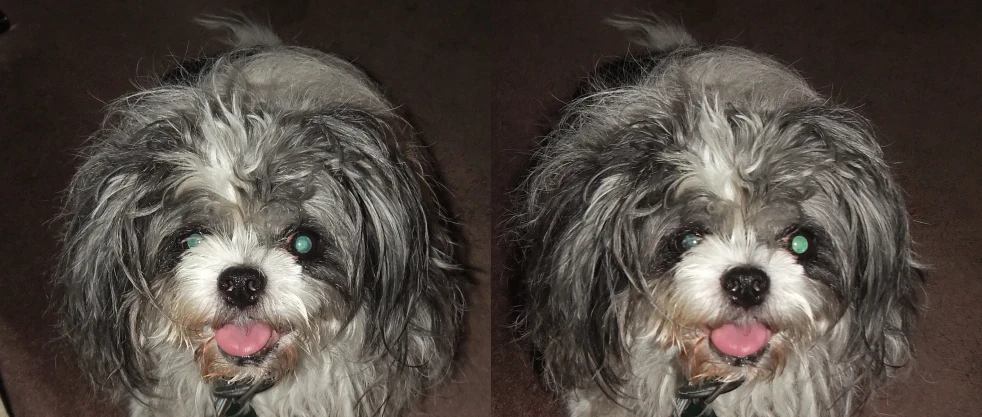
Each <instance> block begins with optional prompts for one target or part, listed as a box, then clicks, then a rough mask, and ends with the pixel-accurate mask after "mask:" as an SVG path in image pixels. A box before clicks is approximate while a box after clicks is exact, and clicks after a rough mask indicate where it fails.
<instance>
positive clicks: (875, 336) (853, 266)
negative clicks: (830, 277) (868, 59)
mask: <svg viewBox="0 0 982 417" xmlns="http://www.w3.org/2000/svg"><path fill="white" fill-rule="evenodd" d="M797 117H800V118H801V119H800V121H801V123H803V125H804V126H805V128H806V129H808V130H810V132H811V134H814V135H817V136H818V137H820V138H821V139H822V140H824V141H825V142H826V144H827V146H829V147H830V148H831V149H833V150H835V153H836V158H837V161H836V163H835V164H834V166H835V167H836V169H835V170H834V171H830V172H825V173H823V174H822V175H832V176H835V177H836V178H835V179H834V180H827V181H822V183H823V184H827V185H828V186H830V187H831V186H835V187H837V188H836V189H834V190H832V191H833V193H834V194H833V195H836V196H838V197H839V198H840V200H839V201H840V203H839V215H840V216H841V218H842V219H843V222H844V223H845V227H846V236H849V237H850V238H851V241H849V242H846V244H845V245H843V246H844V247H846V248H848V249H849V250H848V252H847V253H846V255H847V257H848V262H847V263H846V268H847V270H846V271H844V273H845V274H846V275H851V276H849V278H848V279H849V281H848V282H847V284H848V285H849V287H850V288H849V291H847V294H852V299H851V300H850V313H851V314H852V328H851V329H850V338H849V339H850V345H849V347H848V350H847V351H846V352H845V355H847V357H846V358H843V361H846V362H847V363H863V364H864V365H863V366H857V367H856V372H857V375H856V381H854V382H855V383H856V384H857V387H858V388H859V389H860V391H861V397H860V398H858V400H859V403H860V404H859V405H861V404H862V403H864V402H865V401H867V400H868V399H869V395H871V394H872V393H873V391H874V390H875V389H876V388H877V387H878V386H879V385H880V384H881V383H882V382H883V381H884V378H885V377H887V376H890V375H892V374H893V371H894V370H895V369H897V368H900V367H903V366H905V365H907V364H908V363H909V362H910V361H911V358H912V345H911V340H910V338H911V336H912V334H913V327H914V323H915V321H916V316H917V304H918V302H917V298H918V297H917V292H918V290H919V288H920V285H921V283H922V282H923V278H924V271H923V268H922V265H921V264H920V263H919V262H918V261H917V260H916V259H915V257H914V253H913V250H912V248H911V238H910V232H909V216H908V214H907V211H906V207H905V205H904V199H903V195H902V191H901V189H900V187H899V186H898V185H897V184H896V183H895V182H894V180H893V179H892V177H891V176H890V174H889V171H890V170H889V167H888V166H887V164H886V163H885V162H884V160H883V153H882V150H881V149H880V147H879V145H877V143H876V141H875V139H874V134H873V130H872V128H871V127H870V125H869V123H868V122H867V121H866V120H865V119H864V118H863V117H862V116H860V115H858V114H856V113H855V112H852V111H849V110H844V109H829V108H821V107H817V108H811V109H807V110H804V111H802V112H801V113H799V114H798V115H796V118H797ZM844 184H849V185H848V186H844Z"/></svg>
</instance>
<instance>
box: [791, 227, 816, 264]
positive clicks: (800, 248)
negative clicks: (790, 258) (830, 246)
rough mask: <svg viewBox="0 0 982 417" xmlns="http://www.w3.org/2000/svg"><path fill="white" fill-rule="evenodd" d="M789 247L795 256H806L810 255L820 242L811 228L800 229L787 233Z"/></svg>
mask: <svg viewBox="0 0 982 417" xmlns="http://www.w3.org/2000/svg"><path fill="white" fill-rule="evenodd" d="M786 239H787V243H786V244H787V248H788V250H789V251H791V253H793V254H795V256H799V257H801V256H805V255H809V254H811V253H812V252H814V251H815V245H816V244H817V243H818V242H817V241H816V239H815V235H814V234H812V233H811V232H810V231H809V230H805V229H798V230H795V231H794V232H791V233H789V234H788V235H787V238H786Z"/></svg>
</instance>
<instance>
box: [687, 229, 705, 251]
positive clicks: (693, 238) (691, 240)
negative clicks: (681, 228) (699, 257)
mask: <svg viewBox="0 0 982 417" xmlns="http://www.w3.org/2000/svg"><path fill="white" fill-rule="evenodd" d="M700 243H702V236H699V235H697V234H695V233H689V234H687V235H685V236H683V237H682V249H685V250H689V249H692V248H694V247H696V245H698V244H700Z"/></svg>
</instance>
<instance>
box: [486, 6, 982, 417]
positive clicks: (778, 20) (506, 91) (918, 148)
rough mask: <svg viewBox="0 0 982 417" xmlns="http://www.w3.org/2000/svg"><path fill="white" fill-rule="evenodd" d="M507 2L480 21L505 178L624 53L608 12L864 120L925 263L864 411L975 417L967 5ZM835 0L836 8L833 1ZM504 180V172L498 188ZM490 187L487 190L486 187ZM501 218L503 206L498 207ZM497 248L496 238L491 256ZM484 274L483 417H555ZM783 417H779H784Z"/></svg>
mask: <svg viewBox="0 0 982 417" xmlns="http://www.w3.org/2000/svg"><path fill="white" fill-rule="evenodd" d="M557 3H559V2H545V1H534V2H521V3H509V4H508V6H499V7H496V8H495V9H494V10H495V13H494V18H493V20H494V23H493V24H492V37H491V39H492V43H491V44H492V50H491V56H492V57H493V59H492V68H493V70H492V72H493V74H494V76H495V93H494V96H493V102H494V107H493V108H492V115H493V116H492V117H493V118H494V124H493V129H492V130H493V132H494V133H493V134H494V137H495V139H496V140H497V141H498V143H499V145H498V148H499V149H502V150H503V151H504V152H505V154H504V155H503V158H504V159H503V161H502V164H501V166H502V168H503V169H502V171H501V172H502V177H499V178H508V179H510V180H513V178H514V175H516V173H517V172H518V171H519V170H520V169H521V168H522V167H523V165H524V164H525V162H526V160H527V158H528V152H529V151H530V150H531V149H532V148H533V145H534V141H533V140H532V138H533V137H535V136H537V135H541V134H543V133H544V132H545V131H546V130H545V128H544V126H546V125H547V122H548V120H550V118H552V117H553V116H554V115H555V113H556V111H557V109H558V108H559V107H560V106H561V104H562V101H561V100H562V99H566V98H569V97H570V95H571V94H572V92H573V90H574V88H575V86H576V83H577V81H578V79H579V78H580V77H583V76H584V75H586V74H587V73H589V71H590V70H591V69H592V68H593V67H594V65H595V64H596V63H597V62H598V61H601V60H605V59H609V58H612V57H614V56H617V55H623V54H624V53H626V52H627V51H628V45H627V42H625V40H624V39H625V38H624V36H623V35H622V34H620V33H618V32H617V31H615V30H613V29H611V28H609V27H606V26H604V25H603V23H602V22H601V20H602V19H603V18H604V17H608V16H610V15H611V14H613V13H633V12H637V11H638V10H652V11H657V12H659V13H660V14H662V15H664V16H667V17H675V18H681V19H682V21H683V22H684V23H685V24H686V26H687V27H688V28H690V29H691V31H692V33H693V34H694V35H695V37H696V39H698V40H700V41H702V42H715V43H726V44H736V45H743V46H747V47H750V48H751V49H753V50H756V51H759V52H763V53H767V54H771V55H773V56H775V57H777V58H778V59H780V60H782V61H784V62H789V63H793V65H794V67H795V68H797V69H798V70H799V71H800V72H802V73H803V75H804V76H805V77H806V78H807V79H809V80H810V81H811V82H812V83H813V85H815V86H816V87H818V88H819V89H820V90H821V91H823V92H825V93H830V94H831V96H832V97H834V98H835V99H836V100H837V101H839V102H844V103H846V104H848V105H851V106H853V107H858V108H859V111H860V112H861V113H862V114H864V115H866V116H867V117H869V118H871V119H872V120H873V121H874V123H875V124H876V125H877V126H878V127H879V129H880V132H881V141H882V142H883V143H884V144H886V154H887V157H888V158H889V160H891V161H895V162H898V164H897V165H896V166H895V168H896V169H895V173H896V175H897V177H898V178H899V181H900V182H901V184H902V185H903V186H904V187H905V188H906V190H907V192H908V202H909V206H910V209H911V211H912V212H913V216H914V219H915V223H914V225H913V234H914V238H915V240H916V242H917V245H916V249H917V250H918V251H919V253H920V254H921V255H922V256H923V258H924V259H925V260H926V261H927V262H929V263H930V264H932V265H933V270H932V271H931V273H930V282H929V283H928V285H927V287H926V289H925V290H926V297H925V298H926V299H927V300H928V304H927V306H926V307H925V309H924V312H923V321H922V326H921V328H920V330H919V332H918V334H917V338H916V342H915V343H916V344H917V348H918V361H917V366H916V369H915V370H914V372H913V374H912V376H911V377H909V378H907V379H906V380H905V381H904V382H901V383H900V384H898V385H897V386H896V387H895V389H893V390H892V395H890V396H889V397H888V399H887V400H882V401H878V402H877V403H876V404H875V405H876V410H877V411H880V412H882V413H885V415H892V416H911V417H922V416H924V417H927V416H939V417H940V416H978V415H982V411H979V410H982V395H979V393H980V391H982V326H980V324H979V323H980V322H982V306H980V304H982V281H980V279H979V278H980V277H979V275H980V274H979V271H980V270H982V262H980V261H982V255H980V251H979V248H980V244H982V238H980V235H982V227H980V225H982V217H980V215H979V213H980V209H979V205H980V204H982V198H980V196H982V162H980V160H982V152H980V147H979V143H980V132H982V117H980V111H982V77H980V72H982V71H980V69H982V50H980V45H982V24H980V23H979V16H980V14H982V3H979V2H968V1H965V2H960V3H956V2H937V1H934V2H899V1H867V2H858V1H857V2H846V1H840V2H827V1H814V0H808V1H783V2H777V1H774V2H763V1H727V0H720V1H707V0H690V1H677V2H643V1H603V2H600V1H596V2H590V1H586V0H577V1H571V2H563V3H562V5H557ZM836 3H838V4H836ZM508 175H512V177H509V176H508ZM496 185H497V183H496ZM499 210H500V212H501V213H505V206H501V207H500V208H499ZM505 253H506V249H505V245H504V242H500V243H499V248H498V252H497V254H498V256H499V257H504V254H505ZM501 265H502V263H501V262H495V263H494V268H495V269H494V273H493V275H492V276H493V278H492V281H493V283H494V297H492V306H493V308H494V317H495V319H496V326H495V327H494V333H493V337H492V345H493V347H492V349H493V353H492V366H493V369H494V373H493V385H492V388H491V389H492V395H493V397H492V399H493V400H492V403H493V404H494V413H493V414H494V415H496V416H509V417H510V416H542V417H545V416H559V415H560V414H559V410H560V407H558V406H557V405H556V404H554V403H553V402H552V401H553V400H552V397H551V396H550V395H549V394H547V393H545V392H543V391H542V390H541V388H538V387H537V386H536V385H534V384H535V379H534V377H533V375H532V373H531V372H530V371H529V364H528V360H527V357H528V356H527V355H526V354H524V353H522V351H521V350H520V349H518V348H517V347H516V345H515V344H512V343H508V342H507V341H508V340H509V336H510V333H509V332H508V331H507V330H505V329H504V328H503V327H502V326H503V325H504V324H505V323H506V321H505V318H506V317H507V314H506V313H507V311H508V309H509V305H508V304H507V301H508V298H507V297H506V294H507V288H506V285H505V283H506V278H505V277H506V275H505V274H504V273H503V271H502V269H501ZM789 417H792V416H789Z"/></svg>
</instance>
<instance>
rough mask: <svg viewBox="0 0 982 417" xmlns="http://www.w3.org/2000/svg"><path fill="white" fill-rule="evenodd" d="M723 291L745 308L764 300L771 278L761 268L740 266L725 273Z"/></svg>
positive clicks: (731, 299)
mask: <svg viewBox="0 0 982 417" xmlns="http://www.w3.org/2000/svg"><path fill="white" fill-rule="evenodd" d="M722 281H723V291H725V292H726V295H728V296H729V297H730V301H731V302H733V304H736V305H738V306H740V307H743V308H750V307H753V306H756V305H760V303H763V302H764V297H766V296H767V290H768V288H770V286H771V280H770V279H768V278H767V274H766V273H764V271H761V270H760V268H754V267H751V266H738V267H736V268H733V269H730V270H729V271H726V273H725V274H723V280H722Z"/></svg>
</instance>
